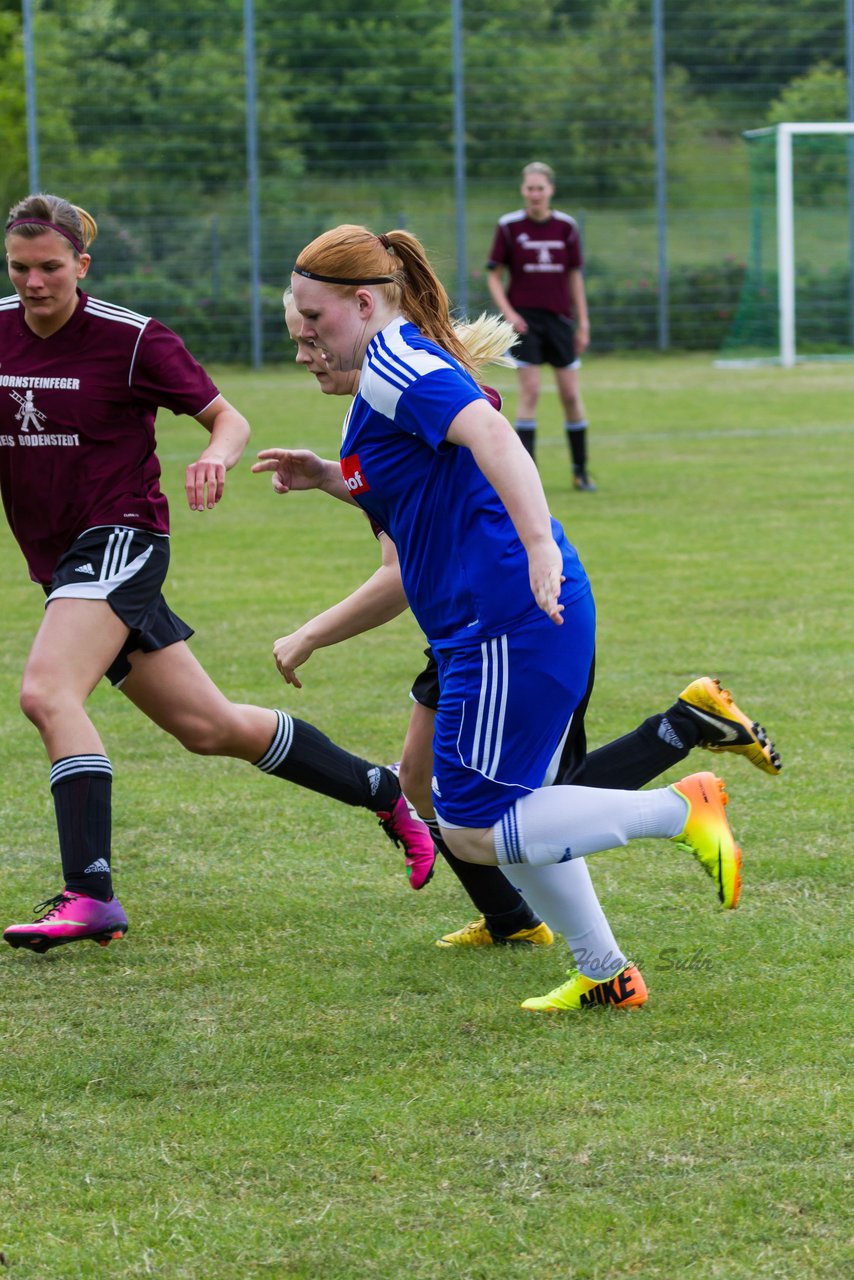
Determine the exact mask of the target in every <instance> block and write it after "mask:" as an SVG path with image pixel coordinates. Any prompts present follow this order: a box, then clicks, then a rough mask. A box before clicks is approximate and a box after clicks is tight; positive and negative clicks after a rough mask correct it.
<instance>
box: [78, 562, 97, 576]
mask: <svg viewBox="0 0 854 1280" xmlns="http://www.w3.org/2000/svg"><path fill="white" fill-rule="evenodd" d="M74 572H75V573H88V575H89V577H90V578H94V576H95V570H94V569H93V568H92V566H91V564H79V565H78V566H77V568H76V569H75V570H74Z"/></svg>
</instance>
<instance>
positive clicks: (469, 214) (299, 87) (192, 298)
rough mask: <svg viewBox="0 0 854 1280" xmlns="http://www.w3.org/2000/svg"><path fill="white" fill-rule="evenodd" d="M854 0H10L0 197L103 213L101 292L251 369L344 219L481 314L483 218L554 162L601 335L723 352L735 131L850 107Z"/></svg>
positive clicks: (205, 352)
mask: <svg viewBox="0 0 854 1280" xmlns="http://www.w3.org/2000/svg"><path fill="white" fill-rule="evenodd" d="M852 2H854V0H798V3H795V4H793V5H790V6H789V7H788V9H787V10H786V19H785V22H783V21H781V19H780V9H779V5H778V4H777V3H775V2H773V0H754V2H750V3H748V2H745V0H728V2H727V3H723V0H705V2H704V3H700V2H699V0H682V3H680V4H679V5H676V4H673V3H671V4H666V3H664V2H663V0H596V2H595V3H594V0H526V3H525V4H524V5H522V4H520V3H519V0H512V2H511V0H493V2H492V3H490V4H489V5H488V6H487V5H485V4H484V2H483V0H471V2H465V0H449V3H448V5H447V6H442V5H438V6H437V5H435V4H428V3H426V0H396V4H395V6H394V7H393V8H389V7H388V5H387V4H386V3H385V2H382V3H381V2H380V0H359V3H358V4H355V3H348V2H346V0H315V2H314V3H313V5H312V6H310V7H307V8H306V9H305V10H302V9H295V8H294V7H292V6H282V5H281V4H280V3H274V2H273V0H254V3H253V2H252V0H217V2H216V3H213V2H212V0H189V3H184V2H182V3H179V2H178V0H146V3H142V2H141V0H24V4H23V7H21V6H20V5H19V3H18V0H12V2H11V3H10V2H9V0H0V51H2V53H3V55H4V57H3V62H2V65H3V67H4V70H3V72H2V73H0V124H2V127H3V133H4V137H5V138H6V139H7V140H8V145H7V146H6V147H5V148H4V149H2V151H0V188H2V196H3V198H4V199H5V201H6V205H5V207H7V208H8V207H9V205H10V204H11V203H12V202H13V201H15V200H17V199H19V198H20V197H21V196H22V195H24V194H26V193H27V192H28V191H29V190H30V189H31V186H32V184H33V182H34V179H35V178H37V185H38V186H39V187H40V188H41V189H42V190H48V191H55V192H58V193H59V194H61V195H65V196H67V197H68V198H70V199H72V200H73V201H74V202H75V203H77V204H80V205H82V206H84V207H86V208H88V209H89V210H90V211H91V212H92V213H93V214H94V216H95V217H96V219H97V220H98V223H99V227H100V234H99V237H98V240H97V241H96V243H95V246H94V263H93V268H92V270H91V272H90V284H89V287H90V288H91V290H92V292H94V293H96V294H99V295H103V296H105V297H107V298H109V299H110V300H112V301H115V302H119V303H124V304H125V305H128V306H130V307H132V308H134V309H135V310H139V311H142V312H145V313H149V314H154V315H157V316H158V317H159V318H160V319H162V320H164V321H165V322H166V323H167V324H170V325H172V326H173V327H175V328H176V329H178V330H179V331H180V332H181V334H182V335H183V336H184V337H185V339H186V340H187V342H188V344H189V345H190V347H191V349H192V350H194V352H195V353H196V354H197V355H198V356H199V357H200V358H201V359H203V360H205V361H207V362H241V363H248V362H254V363H258V362H259V361H263V362H273V361H280V360H284V359H289V358H290V353H289V350H288V344H287V343H286V341H285V338H284V334H283V328H282V322H281V305H280V303H281V292H282V288H283V286H284V285H285V283H286V282H287V279H288V276H289V272H290V267H291V265H292V263H293V260H294V257H295V255H296V253H297V252H298V250H299V249H300V248H301V247H302V246H303V244H305V243H306V241H307V240H309V239H310V238H312V237H313V236H314V235H316V234H317V233H318V232H320V231H322V230H324V229H325V228H327V227H329V226H331V225H334V224H336V223H338V222H342V221H348V222H362V223H365V224H366V225H368V226H370V227H372V228H373V229H375V230H377V231H382V230H388V229H390V228H392V227H399V226H405V227H407V228H408V229H409V230H411V231H413V232H414V233H415V234H416V235H418V236H419V237H420V238H421V239H422V240H423V241H424V243H425V244H426V246H427V248H428V251H429V252H430V255H431V257H432V258H433V260H434V262H435V263H436V265H437V267H438V268H439V271H440V274H441V275H442V277H443V279H444V281H445V283H446V285H447V287H448V289H449V292H450V293H451V295H452V298H453V299H454V300H455V301H456V302H457V304H458V305H462V306H465V308H466V309H467V310H468V312H469V313H475V312H477V311H478V310H480V309H481V308H483V307H488V306H489V302H488V293H487V290H486V284H485V278H484V262H485V258H486V254H487V251H488V248H489V245H490V241H491V237H492V231H493V228H494V224H495V221H496V219H497V217H498V216H499V215H500V214H502V213H504V212H506V211H507V210H509V209H513V208H516V207H518V206H519V204H520V203H521V200H520V197H519V193H518V188H519V178H520V169H521V167H522V165H523V164H525V163H526V162H528V161H530V160H533V159H538V160H544V161H546V162H548V163H549V164H551V165H552V166H553V168H554V169H555V170H556V173H557V179H558V190H557V196H556V199H555V205H556V207H558V208H561V209H563V210H565V211H566V212H569V213H571V214H573V215H574V216H575V217H576V219H577V220H578V222H579V223H580V226H581V229H582V235H583V241H584V248H585V257H586V280H587V290H588V297H589V302H590V311H591V328H592V340H593V349H594V350H599V351H606V350H615V349H638V348H645V347H648V348H653V349H655V348H657V347H661V346H670V347H673V348H678V349H691V348H694V349H705V350H715V349H717V348H718V347H719V346H720V344H721V342H722V341H723V339H724V337H725V335H726V333H727V330H728V328H729V326H730V323H731V321H732V318H733V316H734V314H735V312H736V309H737V304H738V299H739V296H740V291H741V286H742V282H743V276H744V272H745V265H746V263H747V260H748V256H749V254H748V250H749V244H750V235H751V224H750V195H749V175H748V158H747V147H746V145H745V143H744V141H743V138H742V133H743V131H745V130H748V129H753V128H759V127H762V126H764V125H767V124H770V123H774V122H776V121H779V120H785V119H789V120H791V119H827V120H845V119H847V118H849V116H850V112H851V105H850V104H851V91H850V60H851V28H852V22H853V21H854V18H852ZM455 52H456V54H457V57H456V59H455ZM249 126H251V127H249ZM817 239H818V243H817V244H816V246H815V249H816V252H817V254H818V255H819V257H821V258H823V262H822V263H821V269H824V267H827V268H828V269H832V270H837V269H838V267H839V263H840V262H841V263H842V264H844V267H845V269H849V270H850V251H849V245H848V244H847V243H846V240H845V236H844V235H843V236H842V237H841V243H838V244H833V245H831V244H827V243H823V242H822V238H821V237H818V238H817ZM663 316H664V317H665V321H666V322H665V324H664V326H663V324H662V317H663Z"/></svg>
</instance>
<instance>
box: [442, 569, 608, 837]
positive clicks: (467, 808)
mask: <svg viewBox="0 0 854 1280" xmlns="http://www.w3.org/2000/svg"><path fill="white" fill-rule="evenodd" d="M563 618H564V621H563V626H562V627H558V626H555V624H554V623H553V622H552V621H551V620H550V619H549V618H547V617H546V615H545V614H544V613H538V614H537V615H536V617H532V618H531V619H530V620H529V621H527V622H526V623H525V624H524V625H523V626H521V627H518V628H516V629H515V630H513V631H512V632H510V633H508V634H507V635H503V636H497V637H495V638H493V639H490V640H486V641H484V642H483V643H482V644H479V645H473V646H471V647H465V648H457V649H451V650H444V651H442V652H439V653H438V654H437V655H436V656H437V658H438V661H439V681H440V684H441V689H442V696H441V699H440V702H439V709H438V711H437V713H436V728H435V733H434V738H433V755H434V778H433V804H434V807H435V809H436V815H437V817H438V818H439V821H440V822H441V823H442V824H443V825H444V826H450V827H491V826H494V825H495V823H496V822H498V821H499V819H500V818H501V817H502V816H503V815H504V814H505V813H506V812H507V810H508V809H509V808H510V806H511V805H513V804H514V803H515V802H516V801H517V800H519V799H520V798H521V797H522V796H525V795H527V794H528V793H529V792H531V791H536V790H537V789H538V788H539V787H542V786H544V785H545V784H546V783H547V782H550V781H552V780H553V779H552V778H551V776H550V768H552V767H553V766H555V765H556V764H557V759H558V757H559V755H560V751H561V749H562V747H563V745H564V741H565V739H566V736H567V732H568V730H569V727H570V723H571V720H572V716H573V713H574V712H575V711H576V709H577V708H578V707H579V706H580V705H581V704H582V703H584V702H585V700H586V696H587V694H588V691H589V684H590V677H591V671H592V666H593V656H594V647H595V638H596V609H595V605H594V603H593V596H592V593H590V592H588V593H586V594H585V595H583V596H581V597H580V598H579V599H576V600H573V601H572V603H571V604H568V605H567V606H566V611H565V613H564V615H563Z"/></svg>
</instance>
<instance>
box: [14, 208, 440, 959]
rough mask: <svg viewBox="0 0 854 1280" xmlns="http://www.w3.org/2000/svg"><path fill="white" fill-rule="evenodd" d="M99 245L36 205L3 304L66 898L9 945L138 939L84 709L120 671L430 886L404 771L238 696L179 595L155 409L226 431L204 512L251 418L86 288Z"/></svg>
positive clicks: (144, 706)
mask: <svg viewBox="0 0 854 1280" xmlns="http://www.w3.org/2000/svg"><path fill="white" fill-rule="evenodd" d="M96 233H97V227H96V225H95V222H94V220H93V219H92V217H91V216H90V215H89V214H88V213H86V212H85V210H82V209H79V208H77V207H76V206H74V205H72V204H69V202H68V201H66V200H63V199H61V198H60V197H57V196H51V195H33V196H29V197H27V198H26V199H25V200H23V201H21V202H20V203H19V204H17V205H16V206H15V207H14V208H13V209H12V210H11V212H10V215H9V218H8V221H7V223H6V249H7V261H8V269H9V275H10V278H11V280H12V283H13V285H14V288H15V294H14V295H12V296H11V297H8V298H4V299H0V350H2V352H3V360H2V367H0V490H2V496H3V503H4V506H5V509H6V515H7V517H8V520H9V525H10V527H11V529H12V533H13V534H14V536H15V538H16V539H17V541H18V543H19V545H20V547H21V550H22V552H23V554H24V556H25V558H26V561H27V565H28V567H29V570H30V576H31V578H32V579H33V581H34V582H37V583H39V584H40V585H41V586H42V588H43V589H44V591H45V594H46V595H47V604H46V608H45V612H44V616H43V618H42V622H41V625H40V627H39V629H38V632H37V634H36V637H35V640H34V642H33V645H32V648H31V650H30V654H29V657H28V658H27V661H26V665H25V669H24V675H23V681H22V688H21V707H22V709H23V711H24V714H25V715H26V716H27V717H28V718H29V719H30V720H31V721H32V722H33V723H34V724H35V725H36V727H37V728H38V730H39V732H40V734H41V737H42V741H43V742H44V745H45V749H46V751H47V753H48V757H49V759H50V764H51V770H50V785H51V790H52V792H53V799H54V805H55V809H56V819H57V827H58V832H59V845H60V853H61V857H62V869H63V874H64V879H65V888H64V890H63V892H62V893H60V894H57V895H56V897H54V898H51V899H48V901H47V902H45V903H43V904H41V906H40V907H38V908H36V911H37V912H38V911H40V910H42V908H45V914H44V915H43V916H42V917H41V918H40V919H38V920H36V921H35V922H34V923H32V924H26V925H12V926H10V927H9V928H8V929H7V930H6V931H5V933H4V935H3V936H4V938H5V939H6V941H7V942H9V943H10V944H11V945H12V946H15V947H19V946H23V947H27V948H29V949H30V950H35V951H47V950H48V949H49V948H51V947H54V946H58V945H60V944H62V943H67V942H73V941H76V940H78V939H82V938H92V939H93V940H95V941H97V942H101V943H103V944H104V945H106V944H107V943H109V942H110V940H111V939H113V938H117V937H121V936H122V935H123V934H124V932H125V931H126V929H127V917H126V916H125V913H124V910H123V909H122V907H121V904H120V903H119V901H118V899H117V898H116V897H115V896H114V895H113V887H112V878H111V861H110V860H111V845H110V831H111V822H110V814H111V784H112V766H111V764H110V760H109V757H108V756H107V753H106V750H105V748H104V745H103V743H102V741H101V737H100V735H99V733H98V730H97V729H96V728H95V725H94V724H93V722H92V720H91V719H90V718H89V716H88V714H87V711H86V706H85V704H86V700H87V699H88V697H89V694H90V693H91V692H92V690H93V689H94V687H95V685H96V684H97V683H98V681H99V680H100V679H101V677H102V676H104V675H107V676H108V677H109V679H110V681H111V682H112V683H113V684H114V685H117V686H118V687H120V688H121V690H122V692H123V693H124V694H125V696H126V697H127V698H129V699H130V701H131V702H133V703H134V704H135V705H136V706H137V707H138V708H139V709H140V710H141V711H142V712H144V714H145V715H147V716H148V717H149V719H151V720H153V721H154V723H155V724H157V725H159V726H160V727H161V728H163V729H165V730H166V731H167V732H168V733H171V734H172V735H173V736H174V737H176V738H177V739H178V741H179V742H180V743H181V744H182V745H183V746H184V747H186V748H187V749H188V750H189V751H193V752H196V753H198V754H200V755H225V756H234V757H236V758H238V759H242V760H246V761H247V762H249V763H252V764H255V765H256V766H257V767H258V768H259V769H261V770H262V771H263V772H265V773H269V774H275V775H276V776H277V777H280V778H285V779H288V780H289V781H292V782H296V783H298V784H299V785H301V786H305V787H308V788H310V789H312V790H315V791H319V792H321V793H322V794H324V795H329V796H333V797H334V798H336V799H339V800H342V801H344V802H345V803H349V804H353V805H359V806H361V807H364V808H367V809H369V810H371V811H372V812H374V813H376V814H377V816H378V817H379V818H380V820H381V822H382V824H383V826H384V828H385V830H386V832H387V834H388V835H389V836H390V837H391V838H392V839H393V840H394V841H395V842H396V843H402V844H403V846H404V852H405V857H406V862H407V869H408V871H409V873H410V883H411V884H412V886H413V887H414V888H420V887H421V885H423V884H425V883H426V882H427V880H428V879H429V877H430V874H431V872H432V867H433V862H434V858H435V851H434V849H433V842H432V840H431V838H430V836H429V833H428V831H427V829H426V828H425V827H424V825H423V824H422V823H417V822H415V821H414V820H413V819H412V817H411V816H410V814H409V809H408V806H407V804H406V801H405V800H404V798H403V796H402V794H401V790H400V784H399V782H398V780H397V778H396V777H395V775H394V773H393V772H392V771H391V770H390V769H387V768H383V767H381V766H378V765H373V764H371V763H370V762H368V761H365V760H361V759H359V758H358V757H356V756H352V755H350V754H349V753H348V752H346V751H343V750H342V749H341V748H339V747H337V746H335V744H334V743H332V742H330V740H329V739H328V738H326V737H325V735H323V734H321V733H320V732H319V731H318V730H317V729H315V728H313V726H311V725H309V724H306V722H304V721H300V720H296V719H295V718H293V717H291V716H289V715H287V714H286V713H284V712H282V711H275V710H268V709H266V708H261V707H255V706H249V705H245V704H236V703H232V702H230V701H229V700H228V699H227V698H226V697H225V696H224V694H222V693H221V692H220V690H219V689H218V688H217V686H216V685H215V684H214V682H213V681H212V680H211V679H210V677H209V676H208V675H207V673H206V672H205V671H204V669H203V668H202V667H201V666H200V664H199V663H198V661H197V660H196V659H195V657H194V656H193V654H192V653H191V651H190V649H189V648H188V646H187V644H186V640H187V639H188V637H189V636H190V635H192V629H191V628H190V627H189V626H188V625H187V624H186V623H185V622H183V621H182V620H181V619H180V618H178V617H177V616H176V615H175V614H174V613H173V612H172V611H171V609H170V608H169V607H168V605H167V604H166V601H165V600H164V598H163V595H162V594H161V588H162V585H163V581H164V579H165V577H166V571H167V568H168V563H169V515H168V505H167V501H166V498H165V496H164V494H163V493H162V492H161V489H160V483H159V482H160V463H159V461H158V458H157V454H156V451H155V450H156V441H155V433H154V423H155V416H156V413H157V409H158V408H159V407H164V408H168V409H171V410H172V411H173V412H174V413H186V414H190V415H192V416H193V417H195V418H196V420H197V421H198V422H199V423H200V424H201V425H202V426H203V427H204V428H205V430H206V431H207V432H208V433H209V436H210V439H209V441H208V443H207V445H206V447H205V448H204V449H203V450H202V452H201V453H200V455H199V457H198V458H197V459H196V460H195V461H194V462H191V463H190V464H189V466H188V467H187V470H186V479H185V491H186V497H187V502H188V504H189V506H190V509H191V510H193V511H204V510H205V509H206V508H207V509H209V508H211V507H214V506H215V505H216V503H218V502H219V501H220V499H221V497H222V494H223V488H224V484H225V474H226V472H227V471H228V470H229V469H230V468H231V467H233V466H234V465H235V463H236V462H237V461H238V459H239V458H240V456H241V454H242V452H243V449H244V447H245V445H246V442H247V440H248V438H249V424H248V423H247V421H246V419H245V418H244V417H243V415H242V414H241V413H239V412H238V411H237V410H236V409H235V408H234V407H233V406H232V405H231V404H229V403H228V401H227V400H226V399H225V398H224V397H223V396H222V395H220V393H219V391H218V390H217V388H216V387H215V385H214V384H213V382H212V381H211V380H210V378H209V377H208V375H207V373H206V372H205V370H204V369H203V368H202V367H201V365H199V364H198V363H197V362H196V361H195V360H194V359H193V357H192V356H191V355H190V353H189V352H188V351H187V349H186V347H185V346H184V344H183V342H182V341H181V339H180V338H179V337H178V336H177V335H176V334H175V333H173V332H172V331H171V330H170V329H167V328H166V327H165V326H164V325H162V324H160V323H159V322H158V321H157V320H153V319H150V318H148V317H146V316H141V315H138V314H137V313H136V312H133V311H129V310H127V309H125V308H123V307H118V306H114V305H113V304H111V303H108V302H103V301H100V300H98V299H95V298H91V297H89V296H88V295H87V294H86V293H84V292H83V291H82V290H81V289H80V287H79V286H80V282H81V281H82V280H83V279H84V278H85V276H86V273H87V271H88V269H89V263H90V255H89V253H88V252H87V250H88V247H89V245H90V244H91V242H92V240H93V239H94V238H95V235H96Z"/></svg>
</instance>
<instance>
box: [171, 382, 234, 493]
mask: <svg viewBox="0 0 854 1280" xmlns="http://www.w3.org/2000/svg"><path fill="white" fill-rule="evenodd" d="M196 421H197V422H200V423H201V424H202V426H203V427H204V428H205V430H206V431H209V432H210V437H211V438H210V441H209V442H208V445H207V448H205V449H203V450H202V452H201V453H200V454H199V457H198V459H197V460H196V461H195V462H191V463H190V465H189V466H188V467H187V472H186V476H185V479H184V488H185V489H186V492H187V502H188V503H189V506H190V510H191V511H204V509H205V506H208V507H213V506H215V505H216V504H217V503H218V502H219V500H220V498H221V497H222V493H223V489H224V488H225V473H226V471H230V470H231V468H232V467H233V466H234V465H235V463H236V462H239V461H240V458H241V456H242V454H243V450H244V449H245V448H246V445H247V442H248V440H249V423H248V422H247V421H246V419H245V418H244V416H243V414H242V413H239V412H238V411H237V409H235V408H234V405H231V404H229V403H228V401H227V400H226V398H225V396H217V398H216V400H212V401H211V403H210V404H209V405H208V407H207V408H206V409H205V410H204V412H203V413H200V414H198V415H197V416H196Z"/></svg>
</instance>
